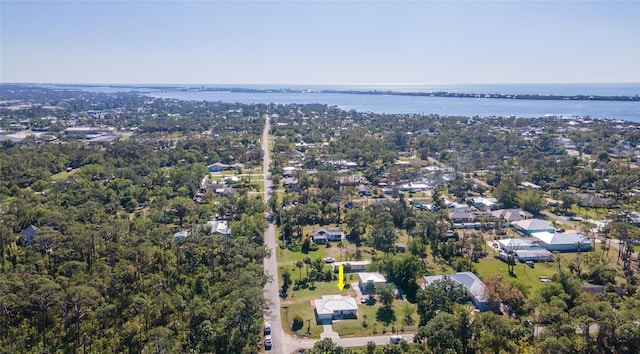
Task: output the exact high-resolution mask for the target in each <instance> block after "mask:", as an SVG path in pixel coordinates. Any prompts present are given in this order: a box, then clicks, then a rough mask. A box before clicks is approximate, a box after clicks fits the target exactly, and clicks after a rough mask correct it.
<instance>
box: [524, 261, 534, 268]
mask: <svg viewBox="0 0 640 354" xmlns="http://www.w3.org/2000/svg"><path fill="white" fill-rule="evenodd" d="M525 264H526V265H528V266H529V267H531V268H533V267H535V264H534V263H533V261H526V262H525Z"/></svg>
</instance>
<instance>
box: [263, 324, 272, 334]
mask: <svg viewBox="0 0 640 354" xmlns="http://www.w3.org/2000/svg"><path fill="white" fill-rule="evenodd" d="M264 334H271V322H265V323H264Z"/></svg>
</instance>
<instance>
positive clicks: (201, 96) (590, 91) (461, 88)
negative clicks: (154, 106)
mask: <svg viewBox="0 0 640 354" xmlns="http://www.w3.org/2000/svg"><path fill="white" fill-rule="evenodd" d="M52 86H54V87H56V88H59V89H76V90H77V89H80V90H87V91H98V92H126V91H135V92H140V93H144V94H146V95H149V96H152V97H160V98H174V99H181V100H195V101H222V102H240V103H247V104H251V103H280V104H290V103H299V104H304V103H320V104H326V105H330V106H338V107H340V108H342V109H345V110H352V109H353V110H356V111H362V112H375V113H389V114H394V113H396V114H412V113H414V114H439V115H441V116H469V117H474V116H485V117H486V116H503V117H504V116H516V117H542V116H545V115H548V114H551V115H556V116H567V117H572V116H581V117H586V116H589V117H594V118H605V119H620V120H627V121H634V122H640V102H612V101H562V100H555V101H553V100H520V99H518V100H513V99H490V98H459V97H421V96H398V95H366V94H340V93H319V92H308V93H301V92H292V93H284V92H276V93H273V92H230V91H203V92H183V91H181V90H180V88H187V87H203V86H208V87H229V88H231V87H244V88H255V89H269V88H271V89H286V88H290V89H293V90H316V91H317V90H360V91H367V90H378V91H396V92H437V91H446V92H462V93H477V94H512V95H519V94H539V95H563V96H571V95H593V96H635V95H640V83H622V84H491V85H404V84H380V85H371V84H367V85H340V86H323V85H304V86H303V85H216V84H211V85H173V86H175V88H161V87H160V85H157V86H154V85H130V86H119V87H114V86H85V85H52Z"/></svg>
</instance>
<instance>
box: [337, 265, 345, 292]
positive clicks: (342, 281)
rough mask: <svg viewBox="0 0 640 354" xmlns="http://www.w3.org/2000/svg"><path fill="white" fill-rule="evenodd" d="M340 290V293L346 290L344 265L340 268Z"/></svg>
mask: <svg viewBox="0 0 640 354" xmlns="http://www.w3.org/2000/svg"><path fill="white" fill-rule="evenodd" d="M338 289H340V291H342V289H344V268H343V266H342V265H339V266H338Z"/></svg>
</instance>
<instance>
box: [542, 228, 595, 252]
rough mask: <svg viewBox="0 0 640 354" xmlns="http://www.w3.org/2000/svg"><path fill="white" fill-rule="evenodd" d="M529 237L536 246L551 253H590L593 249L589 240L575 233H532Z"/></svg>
mask: <svg viewBox="0 0 640 354" xmlns="http://www.w3.org/2000/svg"><path fill="white" fill-rule="evenodd" d="M531 236H533V238H534V239H535V240H536V243H537V244H539V245H540V246H542V247H544V248H546V249H547V250H548V251H551V252H553V251H559V252H576V251H578V250H582V251H591V249H593V244H592V243H591V240H589V239H588V238H586V237H584V236H583V235H580V234H576V233H564V232H560V233H559V232H554V233H551V232H534V233H533V234H531Z"/></svg>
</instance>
